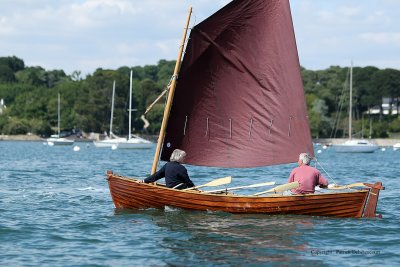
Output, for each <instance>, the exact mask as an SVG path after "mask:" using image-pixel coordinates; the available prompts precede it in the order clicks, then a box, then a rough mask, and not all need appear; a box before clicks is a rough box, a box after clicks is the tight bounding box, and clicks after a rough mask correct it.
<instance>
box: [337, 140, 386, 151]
mask: <svg viewBox="0 0 400 267" xmlns="http://www.w3.org/2000/svg"><path fill="white" fill-rule="evenodd" d="M332 147H333V149H334V150H335V151H336V152H339V153H373V152H374V151H375V150H377V149H379V146H378V145H376V144H373V143H371V142H369V141H367V140H355V139H352V140H347V141H346V142H344V143H343V144H339V145H333V146H332Z"/></svg>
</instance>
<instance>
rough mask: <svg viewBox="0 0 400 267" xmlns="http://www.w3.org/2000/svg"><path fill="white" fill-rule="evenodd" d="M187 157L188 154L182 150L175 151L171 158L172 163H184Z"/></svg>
mask: <svg viewBox="0 0 400 267" xmlns="http://www.w3.org/2000/svg"><path fill="white" fill-rule="evenodd" d="M185 157H186V152H185V151H183V150H180V149H175V150H174V151H173V152H172V154H171V157H170V158H169V160H170V161H176V162H179V163H182V161H183V159H184V158H185Z"/></svg>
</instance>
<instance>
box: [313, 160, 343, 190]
mask: <svg viewBox="0 0 400 267" xmlns="http://www.w3.org/2000/svg"><path fill="white" fill-rule="evenodd" d="M314 160H315V165H317V164H319V166H320V167H321V169H322V170H323V171H324V172H325V173H326V175H327V176H328V178H329V179H332V181H333V183H335V184H338V183H336V181H335V179H333V177H332V176H330V175H329V173H328V172H327V171H326V170H325V169H324V167H323V166H322V165H321V163H320V162H319V161H318V159H317V157H314Z"/></svg>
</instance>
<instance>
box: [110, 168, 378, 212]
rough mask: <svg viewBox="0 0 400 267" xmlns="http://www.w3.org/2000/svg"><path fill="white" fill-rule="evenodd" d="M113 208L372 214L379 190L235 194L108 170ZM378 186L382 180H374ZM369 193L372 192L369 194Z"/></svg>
mask: <svg viewBox="0 0 400 267" xmlns="http://www.w3.org/2000/svg"><path fill="white" fill-rule="evenodd" d="M107 180H108V185H109V188H110V193H111V197H112V200H113V202H114V205H115V207H116V208H129V209H147V208H160V209H162V208H164V207H165V206H170V207H177V208H182V209H192V210H209V211H224V212H229V213H265V214H271V215H272V214H301V215H312V216H334V217H356V218H359V217H375V216H376V214H375V211H376V205H377V202H378V196H379V189H376V188H373V189H363V190H356V191H351V192H340V193H325V194H309V195H292V196H280V195H279V196H277V195H273V196H236V195H225V194H205V193H201V192H199V191H182V190H176V189H170V188H166V187H165V186H162V185H154V184H145V183H140V182H138V180H135V179H132V178H127V177H123V176H119V175H116V174H113V173H112V172H111V171H109V172H108V173H107ZM375 185H377V187H379V186H381V185H382V184H381V183H376V184H375ZM371 193H372V194H371Z"/></svg>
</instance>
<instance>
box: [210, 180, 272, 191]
mask: <svg viewBox="0 0 400 267" xmlns="http://www.w3.org/2000/svg"><path fill="white" fill-rule="evenodd" d="M274 184H275V182H266V183H259V184H251V185H244V186H237V187H229V188H225V189H218V190H211V191H205V193H215V192H222V191H232V190H238V189H242V188H251V187H261V186H268V185H274Z"/></svg>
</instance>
